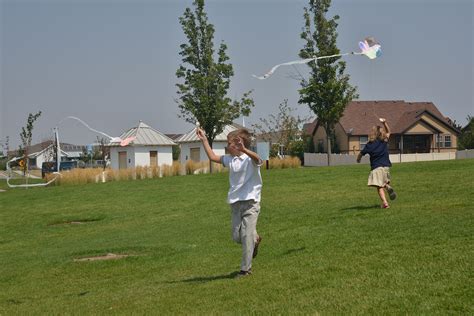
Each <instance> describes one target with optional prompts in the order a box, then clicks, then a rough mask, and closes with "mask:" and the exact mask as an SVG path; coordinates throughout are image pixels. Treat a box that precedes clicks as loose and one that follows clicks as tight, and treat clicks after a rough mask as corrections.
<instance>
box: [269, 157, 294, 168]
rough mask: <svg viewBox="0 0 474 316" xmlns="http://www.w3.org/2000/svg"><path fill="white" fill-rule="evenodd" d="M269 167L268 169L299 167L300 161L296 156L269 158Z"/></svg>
mask: <svg viewBox="0 0 474 316" xmlns="http://www.w3.org/2000/svg"><path fill="white" fill-rule="evenodd" d="M269 167H270V169H286V168H299V167H301V161H300V159H299V158H298V157H285V158H283V159H280V158H271V159H270V162H269Z"/></svg>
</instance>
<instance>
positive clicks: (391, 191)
mask: <svg viewBox="0 0 474 316" xmlns="http://www.w3.org/2000/svg"><path fill="white" fill-rule="evenodd" d="M386 188H387V192H388V196H389V197H390V200H392V201H393V200H395V199H396V198H397V193H395V190H394V189H393V188H392V187H391V186H389V185H388V184H387V185H386Z"/></svg>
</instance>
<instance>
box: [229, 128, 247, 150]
mask: <svg viewBox="0 0 474 316" xmlns="http://www.w3.org/2000/svg"><path fill="white" fill-rule="evenodd" d="M236 137H240V138H242V140H243V142H244V146H245V147H246V148H249V147H250V142H251V135H250V133H249V131H248V130H246V129H244V128H241V129H238V130H235V131H232V132H230V133H229V134H227V139H229V140H232V141H234V139H235V138H236Z"/></svg>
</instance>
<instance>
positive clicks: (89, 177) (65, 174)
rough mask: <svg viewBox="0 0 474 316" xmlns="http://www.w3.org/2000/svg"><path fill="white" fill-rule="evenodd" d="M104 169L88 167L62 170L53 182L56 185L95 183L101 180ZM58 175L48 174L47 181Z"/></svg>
mask: <svg viewBox="0 0 474 316" xmlns="http://www.w3.org/2000/svg"><path fill="white" fill-rule="evenodd" d="M101 174H102V169H97V168H86V169H80V168H77V169H72V170H66V171H62V172H61V176H59V177H58V179H57V180H56V181H54V182H53V184H55V185H77V184H86V183H94V182H98V181H101ZM54 177H56V175H55V174H47V175H46V181H49V180H51V179H53V178H54Z"/></svg>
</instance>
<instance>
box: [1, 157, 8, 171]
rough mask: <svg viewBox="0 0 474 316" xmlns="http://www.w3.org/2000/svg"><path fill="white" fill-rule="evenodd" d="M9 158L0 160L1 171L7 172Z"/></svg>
mask: <svg viewBox="0 0 474 316" xmlns="http://www.w3.org/2000/svg"><path fill="white" fill-rule="evenodd" d="M7 161H8V159H7V157H1V158H0V170H7Z"/></svg>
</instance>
